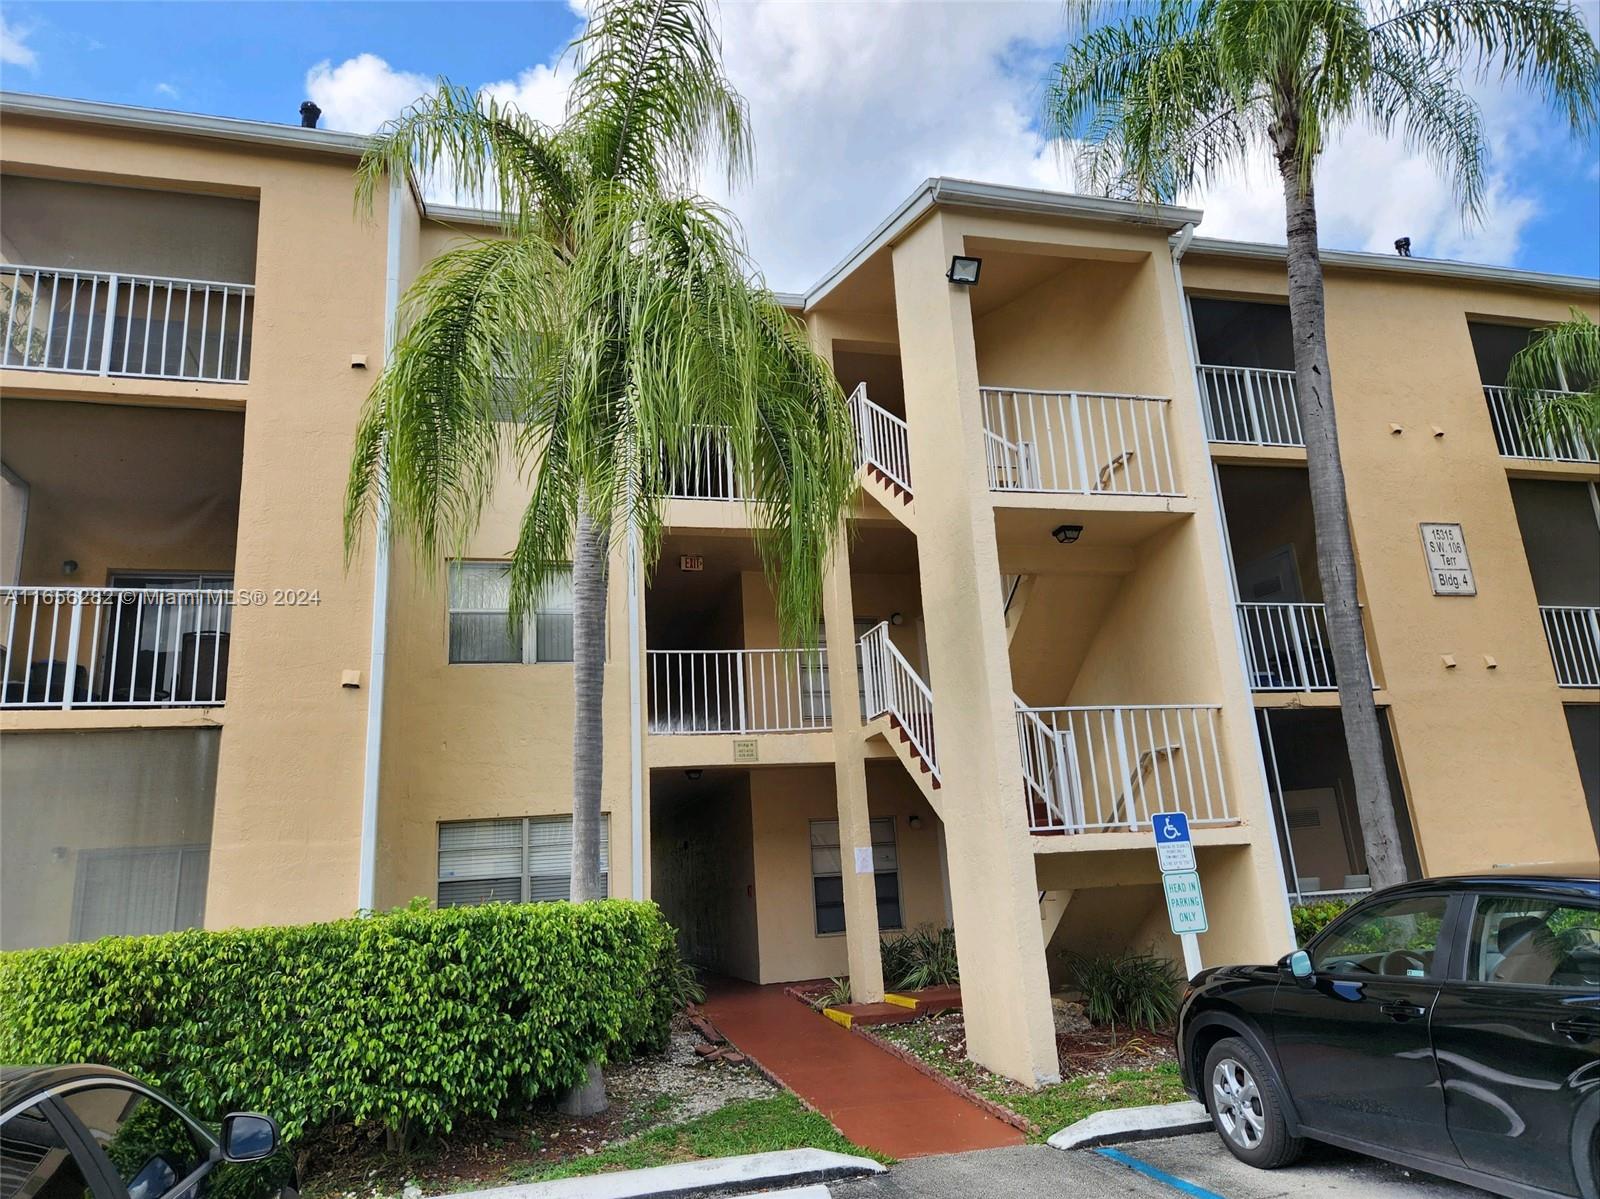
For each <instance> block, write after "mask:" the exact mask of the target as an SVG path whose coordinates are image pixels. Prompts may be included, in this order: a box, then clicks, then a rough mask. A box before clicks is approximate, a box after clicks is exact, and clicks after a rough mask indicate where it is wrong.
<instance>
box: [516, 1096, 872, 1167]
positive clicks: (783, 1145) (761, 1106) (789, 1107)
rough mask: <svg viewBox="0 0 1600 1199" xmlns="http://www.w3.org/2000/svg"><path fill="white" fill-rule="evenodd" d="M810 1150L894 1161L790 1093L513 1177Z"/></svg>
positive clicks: (739, 1105)
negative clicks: (850, 1138) (864, 1145)
mask: <svg viewBox="0 0 1600 1199" xmlns="http://www.w3.org/2000/svg"><path fill="white" fill-rule="evenodd" d="M807 1148H810V1149H830V1150H832V1151H833V1152H835V1153H852V1154H857V1155H859V1156H864V1157H871V1158H875V1159H877V1160H878V1161H881V1162H884V1163H888V1162H890V1161H892V1160H893V1159H892V1158H887V1157H884V1156H883V1155H882V1154H880V1153H874V1152H872V1151H871V1150H870V1149H863V1148H861V1147H860V1146H859V1145H856V1144H854V1143H852V1142H850V1141H848V1140H846V1139H845V1138H844V1136H843V1135H842V1134H841V1133H840V1132H839V1130H838V1129H836V1128H835V1127H834V1126H833V1125H832V1124H830V1123H828V1120H827V1117H825V1116H821V1115H818V1114H817V1113H816V1112H813V1111H810V1110H808V1109H807V1108H806V1107H804V1106H803V1105H802V1104H801V1103H800V1100H799V1099H797V1098H795V1096H793V1095H791V1094H789V1093H788V1092H787V1091H786V1092H784V1093H782V1094H779V1095H774V1096H772V1097H771V1098H770V1099H747V1100H744V1101H742V1102H739V1103H730V1104H729V1105H728V1106H727V1107H724V1108H721V1109H720V1110H718V1111H714V1112H711V1113H710V1114H708V1115H704V1116H696V1117H694V1118H693V1119H691V1120H686V1121H685V1122H683V1123H682V1124H672V1125H668V1126H666V1127H664V1128H656V1129H653V1130H651V1131H649V1132H646V1133H643V1134H641V1135H640V1136H637V1137H634V1138H633V1139H632V1140H630V1141H625V1142H623V1143H622V1144H620V1145H612V1146H610V1147H609V1148H606V1149H603V1150H601V1151H600V1152H598V1153H594V1154H590V1155H588V1156H586V1157H579V1158H574V1159H573V1160H571V1161H566V1162H561V1163H559V1164H557V1165H553V1166H546V1167H529V1168H527V1169H524V1170H513V1171H512V1172H511V1177H512V1178H513V1180H515V1181H517V1182H542V1181H544V1180H546V1179H552V1178H575V1177H578V1176H579V1175H583V1174H601V1173H604V1172H606V1171H608V1170H642V1169H644V1168H646V1167H648V1166H665V1165H670V1164H671V1163H673V1162H686V1161H694V1160H696V1159H698V1158H703V1157H733V1156H736V1155H738V1154H743V1153H768V1152H771V1151H773V1150H777V1149H807Z"/></svg>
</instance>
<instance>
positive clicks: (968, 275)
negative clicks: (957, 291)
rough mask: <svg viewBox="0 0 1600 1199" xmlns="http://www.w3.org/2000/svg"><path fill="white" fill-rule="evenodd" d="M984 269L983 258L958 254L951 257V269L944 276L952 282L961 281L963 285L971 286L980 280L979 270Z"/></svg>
mask: <svg viewBox="0 0 1600 1199" xmlns="http://www.w3.org/2000/svg"><path fill="white" fill-rule="evenodd" d="M982 269H983V259H981V258H968V257H967V256H966V255H965V254H957V255H956V256H955V257H954V258H952V259H950V269H949V270H948V271H946V272H945V273H944V277H945V278H946V279H948V280H950V282H952V283H959V284H961V286H963V287H971V286H973V284H975V283H977V281H978V272H979V271H981V270H982Z"/></svg>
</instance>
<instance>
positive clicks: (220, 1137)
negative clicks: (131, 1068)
mask: <svg viewBox="0 0 1600 1199" xmlns="http://www.w3.org/2000/svg"><path fill="white" fill-rule="evenodd" d="M277 1150H278V1128H277V1125H275V1124H274V1123H273V1122H272V1121H271V1120H270V1119H268V1118H267V1117H266V1116H258V1115H254V1114H252V1113H249V1112H237V1113H235V1114H233V1115H230V1116H228V1117H226V1118H225V1119H224V1120H223V1121H222V1128H221V1130H220V1133H216V1132H213V1131H212V1130H211V1129H209V1128H207V1127H206V1126H205V1125H204V1124H202V1123H201V1122H200V1121H198V1120H196V1119H195V1118H194V1117H193V1116H191V1115H190V1114H189V1113H188V1112H186V1111H184V1110H183V1109H182V1108H180V1107H178V1106H177V1105H176V1104H174V1103H173V1102H172V1101H171V1100H169V1099H167V1098H165V1097H164V1096H162V1095H160V1094H159V1093H157V1092H156V1091H153V1090H151V1089H150V1088H149V1087H147V1086H145V1085H144V1084H143V1083H141V1082H140V1081H139V1080H138V1079H136V1078H133V1077H132V1076H130V1075H127V1074H124V1073H123V1072H122V1071H120V1070H111V1069H108V1068H106V1067H104V1066H7V1067H4V1068H3V1069H0V1199H207V1197H210V1199H265V1197H266V1196H278V1197H279V1199H295V1192H294V1190H293V1188H292V1187H286V1186H284V1185H283V1182H284V1181H285V1177H286V1175H287V1169H286V1168H283V1169H275V1168H274V1166H275V1163H274V1162H273V1161H271V1160H270V1159H272V1158H273V1157H274V1155H275V1154H276V1153H277ZM244 1163H257V1164H255V1165H246V1164H244Z"/></svg>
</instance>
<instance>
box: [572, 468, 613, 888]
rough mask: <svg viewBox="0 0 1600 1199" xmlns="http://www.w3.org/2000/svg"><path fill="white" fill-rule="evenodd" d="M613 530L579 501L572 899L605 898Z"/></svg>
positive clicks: (574, 594)
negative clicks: (603, 819)
mask: <svg viewBox="0 0 1600 1199" xmlns="http://www.w3.org/2000/svg"><path fill="white" fill-rule="evenodd" d="M610 566H611V538H610V530H609V529H608V528H606V527H605V525H604V524H603V523H601V522H597V521H596V520H595V519H594V518H593V516H592V514H591V513H590V511H589V506H588V503H587V502H586V501H585V500H584V499H581V498H580V499H579V501H578V520H577V528H576V530H575V532H574V537H573V548H572V688H573V701H574V703H573V725H572V898H573V900H574V901H583V900H589V899H604V898H605V897H606V894H605V887H604V886H603V885H602V883H601V880H600V791H601V782H602V767H603V764H604V760H605V738H604V713H603V711H602V707H601V701H602V699H603V698H604V689H605V669H606V590H607V583H608V578H607V576H608V572H609V570H610Z"/></svg>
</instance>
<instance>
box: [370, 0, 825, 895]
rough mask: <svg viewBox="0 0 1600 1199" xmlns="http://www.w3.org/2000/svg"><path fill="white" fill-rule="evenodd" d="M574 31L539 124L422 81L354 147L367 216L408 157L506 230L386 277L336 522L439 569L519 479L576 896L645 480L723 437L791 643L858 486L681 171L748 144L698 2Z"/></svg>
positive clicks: (597, 7) (603, 5) (734, 236)
mask: <svg viewBox="0 0 1600 1199" xmlns="http://www.w3.org/2000/svg"><path fill="white" fill-rule="evenodd" d="M573 48H574V51H575V53H576V58H577V62H578V69H577V71H576V74H575V77H574V79H573V83H572V89H571V92H570V95H569V98H568V104H567V113H566V117H565V119H564V121H563V122H562V124H561V125H560V126H559V127H556V128H551V127H548V126H545V125H542V124H540V123H539V122H537V121H534V120H532V119H530V118H529V117H527V116H526V115H524V114H522V113H520V112H518V111H516V110H515V109H514V108H512V107H509V106H505V105H502V104H499V103H497V102H496V101H495V100H494V99H493V98H491V97H488V96H485V95H481V94H475V93H473V92H471V91H468V90H466V89H463V88H458V87H453V86H451V85H450V84H449V83H448V82H447V81H444V80H441V81H440V83H439V86H438V89H437V90H436V91H435V92H434V93H433V94H431V95H429V96H425V97H423V98H422V99H420V100H418V101H417V103H416V104H415V105H413V106H412V107H411V108H409V109H408V110H407V111H406V112H405V113H403V114H402V115H401V116H400V117H399V118H398V119H396V120H394V121H392V122H390V123H389V124H388V125H386V126H384V128H383V129H381V130H380V131H379V132H378V134H377V136H376V138H375V139H374V141H373V143H372V145H371V147H370V148H369V149H368V150H367V152H366V155H365V157H364V158H363V160H362V162H361V165H360V168H359V171H358V176H357V180H358V187H357V200H358V203H360V204H363V205H365V206H366V207H367V208H368V209H369V210H370V207H371V203H372V196H373V193H374V191H375V189H376V187H377V186H378V185H379V183H380V182H381V181H383V180H384V179H386V178H390V177H394V176H403V175H404V174H405V173H406V172H408V171H410V172H414V173H415V175H416V176H418V177H420V178H422V179H425V180H429V181H432V182H435V183H443V184H446V185H450V184H453V185H454V186H455V187H456V189H457V190H458V193H464V194H466V195H467V196H468V197H470V198H472V199H474V200H476V201H478V202H480V203H482V202H486V203H487V205H488V206H489V207H490V208H492V209H493V210H495V211H497V212H498V213H500V214H502V217H501V221H502V225H503V228H502V230H501V236H499V237H496V238H493V239H484V240H478V241H472V242H469V243H468V244H465V245H463V246H461V247H460V248H458V249H453V250H451V251H449V252H447V253H444V254H442V255H440V256H439V257H438V258H436V259H435V260H434V261H433V262H432V263H431V264H429V265H428V266H427V268H426V269H425V270H423V272H422V273H421V275H420V276H419V277H418V279H417V280H416V282H415V283H414V284H413V285H412V286H411V287H410V289H409V291H408V292H407V294H406V296H405V299H404V302H403V305H402V309H401V313H400V326H401V332H400V334H399V336H398V338H397V340H396V342H395V345H394V351H393V355H392V357H391V359H390V361H389V363H388V365H387V366H386V367H385V369H384V371H383V374H382V375H381V376H380V377H379V379H378V380H377V383H376V385H375V387H374V388H373V391H372V394H371V396H370V398H369V399H368V401H367V405H366V408H365V410H364V412H363V414H362V418H361V422H360V426H359V430H358V432H357V436H356V445H355V452H354V457H353V461H352V463H351V468H350V481H349V487H348V491H347V495H346V501H345V539H346V546H347V550H353V548H354V547H355V546H356V545H357V543H358V541H359V537H360V534H361V530H362V527H363V526H364V525H365V524H366V523H367V521H368V520H369V519H372V518H373V517H374V516H375V515H376V513H377V512H378V511H380V510H385V511H386V512H387V518H388V521H389V523H390V527H391V528H392V530H393V532H394V534H395V535H396V536H398V537H401V538H405V539H407V540H408V541H409V542H411V543H412V544H413V545H414V547H415V548H416V550H417V552H418V557H419V558H420V560H421V562H422V564H423V567H424V569H426V570H437V567H438V564H439V563H440V561H441V559H443V558H445V557H448V556H450V555H451V554H453V553H456V552H458V551H459V550H460V548H461V547H462V546H463V544H464V543H465V540H466V538H467V536H468V535H469V534H470V533H471V532H472V530H473V529H474V528H475V527H476V525H477V523H478V520H479V517H480V515H481V513H482V511H483V508H484V505H485V503H486V502H487V500H488V498H489V495H490V492H491V490H492V486H493V482H494V479H495V478H496V475H497V472H498V471H500V469H501V468H502V467H503V466H504V465H505V464H507V463H510V464H513V465H515V467H516V468H517V469H518V471H519V472H520V474H521V477H523V478H524V479H525V480H526V481H527V483H528V487H529V496H528V501H527V506H526V508H525V510H524V512H523V514H522V520H521V526H520V530H519V533H518V539H517V544H516V546H515V548H514V550H513V551H512V555H511V560H510V564H509V574H510V580H511V605H510V606H511V616H510V619H511V621H512V622H513V624H516V623H518V622H520V621H521V620H522V619H523V616H524V614H525V613H527V612H528V611H529V610H530V608H531V606H532V605H533V604H534V603H535V602H536V600H537V598H538V596H539V595H540V593H541V589H542V588H544V587H545V586H547V584H548V583H549V582H550V580H551V579H552V577H553V576H555V575H556V574H557V572H560V571H564V570H566V569H567V566H568V564H569V563H570V567H571V571H572V580H573V584H572V586H573V642H572V644H573V649H572V656H573V680H574V699H575V720H574V730H573V797H572V811H573V832H572V891H571V894H572V898H573V899H575V900H588V899H598V898H603V891H602V888H601V882H600V842H599V835H600V797H601V763H602V752H601V751H602V719H601V694H602V686H603V678H604V674H603V670H604V664H605V654H606V648H605V608H606V595H607V586H608V579H607V569H608V565H609V562H610V553H611V550H612V547H613V546H614V545H615V544H618V543H619V542H620V541H622V540H623V539H624V538H626V537H629V536H631V535H634V534H636V535H637V537H638V539H639V544H640V545H641V547H642V554H643V557H644V560H645V562H646V563H647V564H653V563H654V561H655V559H656V557H657V555H658V552H659V547H660V541H661V532H662V505H661V501H660V499H659V497H660V496H661V495H663V494H665V493H666V491H667V486H666V483H667V482H668V480H670V479H672V478H674V477H683V475H685V474H686V473H687V472H688V471H689V470H690V469H692V464H693V463H694V462H695V461H697V460H698V456H699V455H701V454H703V453H704V450H705V445H706V441H707V439H708V438H714V439H719V448H720V447H721V446H722V445H724V444H725V446H726V448H727V450H728V451H729V452H730V453H731V455H732V457H733V460H735V461H737V462H738V464H739V471H740V475H739V478H740V484H741V486H742V487H743V488H745V489H746V490H745V492H744V494H745V495H747V496H749V497H752V499H751V503H752V505H753V508H754V509H755V511H756V512H757V513H758V514H759V516H760V522H759V523H760V526H761V527H760V528H759V529H758V531H757V544H758V546H759V549H760V553H761V558H762V562H763V565H764V567H765V569H766V571H767V574H768V577H769V578H770V579H771V581H772V583H773V587H774V590H775V592H776V596H777V604H778V615H779V618H780V623H781V625H782V628H783V630H784V636H785V638H786V639H789V640H791V641H792V642H794V643H796V644H798V643H800V642H802V641H805V642H806V643H807V644H811V643H814V634H815V629H816V626H817V621H818V617H819V613H820V607H821V579H822V572H823V568H824V564H825V562H826V561H827V557H828V553H829V550H830V546H831V544H832V542H833V539H834V537H835V535H836V533H837V531H838V529H839V528H840V527H841V519H842V516H843V513H844V511H845V508H846V504H847V502H848V499H849V497H850V495H851V493H852V490H853V485H854V484H853V467H852V455H853V436H852V432H851V424H850V419H849V415H848V412H847V410H846V408H845V405H844V397H843V395H842V393H841V392H840V389H839V385H838V383H837V381H836V380H835V379H834V377H833V374H832V372H831V371H830V369H829V368H828V366H827V364H826V363H825V362H824V361H823V360H822V359H821V358H819V357H818V356H817V354H816V353H815V352H814V351H813V350H812V349H811V348H810V345H809V343H808V342H807V340H806V336H805V332H804V329H803V327H802V326H801V325H800V323H799V322H798V321H797V320H795V319H794V318H793V317H792V316H791V315H789V314H788V313H786V312H785V311H784V310H783V309H782V308H781V307H780V306H779V305H778V303H777V302H776V300H775V299H774V298H773V296H772V295H771V293H770V292H768V291H767V290H766V289H765V288H764V287H763V286H762V285H761V284H760V282H759V279H758V277H757V275H756V273H755V270H754V268H753V265H752V263H751V262H750V260H749V258H748V256H747V253H746V250H745V248H744V242H743V238H742V235H741V234H740V233H739V231H738V227H737V225H736V223H735V222H734V220H733V218H732V217H731V216H730V215H729V214H728V213H727V212H725V211H723V210H721V209H719V208H717V207H715V206H714V205H712V204H711V203H709V202H708V201H706V200H704V199H702V198H701V197H700V196H698V195H697V194H695V192H694V190H693V184H694V182H695V178H696V175H697V174H698V172H699V171H700V170H701V168H702V167H703V166H704V165H705V164H707V163H708V162H710V163H719V164H720V165H721V166H723V167H725V168H726V171H727V174H728V177H729V179H730V182H732V181H736V180H738V179H741V178H743V177H745V176H746V175H748V173H749V171H750V166H751V156H752V143H751V136H750V130H749V126H748V124H747V121H746V115H745V106H744V102H743V100H742V99H741V98H740V97H739V95H738V94H737V93H736V92H735V91H734V90H733V88H732V87H731V85H730V84H729V83H728V80H727V79H726V77H725V76H724V75H723V72H722V66H721V61H720V44H719V41H718V37H717V34H716V31H715V29H714V27H713V24H712V20H711V15H710V13H709V12H708V11H707V7H706V3H705V0H599V2H598V3H595V4H593V5H592V6H591V9H590V15H589V20H588V25H587V27H586V30H585V32H584V33H583V34H582V35H581V36H580V37H579V38H578V39H577V40H576V41H575V42H574V46H573ZM753 280H754V281H753ZM723 438H725V439H726V441H725V443H724V442H722V441H721V440H720V439H723Z"/></svg>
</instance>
